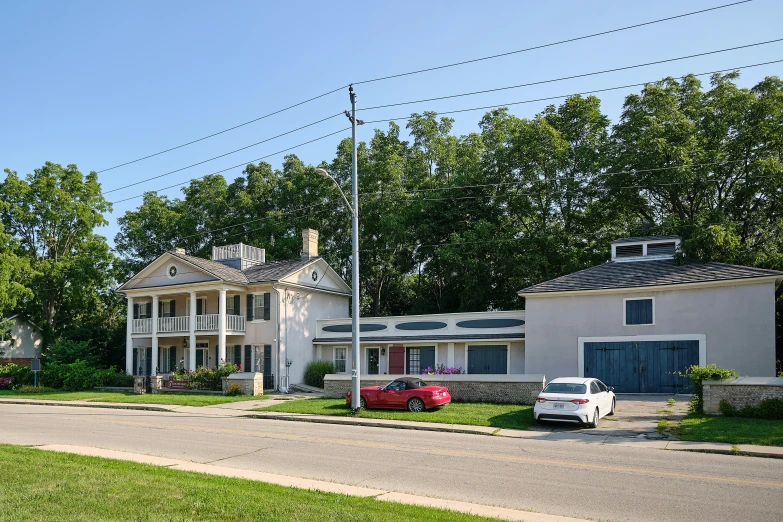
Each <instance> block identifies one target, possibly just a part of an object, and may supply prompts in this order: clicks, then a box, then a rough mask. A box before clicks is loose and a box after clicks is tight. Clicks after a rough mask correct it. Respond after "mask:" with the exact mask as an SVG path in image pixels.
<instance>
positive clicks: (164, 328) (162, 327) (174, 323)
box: [158, 316, 190, 332]
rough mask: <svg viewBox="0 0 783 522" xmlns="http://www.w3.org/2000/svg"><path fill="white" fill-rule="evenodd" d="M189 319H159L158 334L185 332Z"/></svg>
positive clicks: (187, 329)
mask: <svg viewBox="0 0 783 522" xmlns="http://www.w3.org/2000/svg"><path fill="white" fill-rule="evenodd" d="M189 323H190V317H188V316H181V317H160V318H158V332H187V331H189V329H190V324H189Z"/></svg>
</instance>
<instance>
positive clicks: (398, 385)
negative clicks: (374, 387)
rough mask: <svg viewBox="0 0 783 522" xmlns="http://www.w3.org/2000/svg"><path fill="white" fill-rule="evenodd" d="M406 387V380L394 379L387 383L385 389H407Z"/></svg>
mask: <svg viewBox="0 0 783 522" xmlns="http://www.w3.org/2000/svg"><path fill="white" fill-rule="evenodd" d="M405 388H406V386H405V381H392V382H390V383H389V384H387V385H386V387H385V388H384V390H391V391H405Z"/></svg>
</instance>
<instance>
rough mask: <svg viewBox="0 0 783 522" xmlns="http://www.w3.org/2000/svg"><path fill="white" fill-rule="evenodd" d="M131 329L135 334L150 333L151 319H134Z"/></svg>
mask: <svg viewBox="0 0 783 522" xmlns="http://www.w3.org/2000/svg"><path fill="white" fill-rule="evenodd" d="M131 331H132V332H133V333H135V334H151V333H152V319H134V320H133V329H132V330H131Z"/></svg>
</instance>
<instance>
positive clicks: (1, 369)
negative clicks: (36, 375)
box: [0, 363, 33, 386]
mask: <svg viewBox="0 0 783 522" xmlns="http://www.w3.org/2000/svg"><path fill="white" fill-rule="evenodd" d="M0 377H7V378H10V379H13V380H14V386H23V385H25V384H32V383H33V371H32V370H31V369H30V368H29V367H28V366H19V365H18V364H14V363H8V364H6V365H4V366H3V365H0Z"/></svg>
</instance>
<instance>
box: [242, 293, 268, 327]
mask: <svg viewBox="0 0 783 522" xmlns="http://www.w3.org/2000/svg"><path fill="white" fill-rule="evenodd" d="M271 297H272V294H270V293H269V292H265V293H263V294H251V295H248V296H247V309H248V314H247V315H248V317H247V320H248V321H253V320H256V321H258V320H264V321H268V320H269V317H270V306H271V301H272V299H271ZM251 310H252V311H251Z"/></svg>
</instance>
